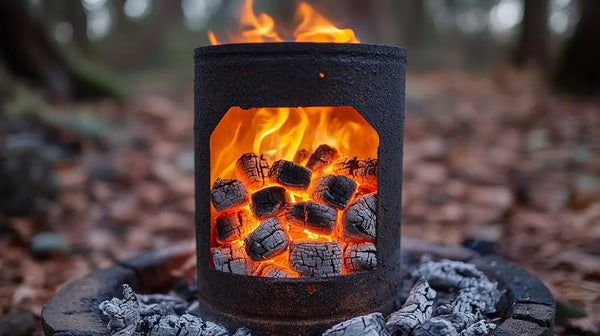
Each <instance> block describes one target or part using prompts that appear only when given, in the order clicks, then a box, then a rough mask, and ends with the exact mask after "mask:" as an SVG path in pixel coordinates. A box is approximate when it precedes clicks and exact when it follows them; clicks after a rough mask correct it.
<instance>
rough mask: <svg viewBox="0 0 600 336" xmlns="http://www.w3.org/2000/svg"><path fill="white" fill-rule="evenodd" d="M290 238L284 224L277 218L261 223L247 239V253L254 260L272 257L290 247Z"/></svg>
mask: <svg viewBox="0 0 600 336" xmlns="http://www.w3.org/2000/svg"><path fill="white" fill-rule="evenodd" d="M288 242H289V241H288V238H287V235H286V234H285V231H284V230H283V225H282V224H281V222H280V221H279V219H277V218H269V219H267V220H266V221H264V222H262V223H260V224H259V225H258V227H257V228H256V229H255V230H254V231H252V233H250V234H249V235H248V236H247V237H246V238H245V239H244V244H245V246H246V254H247V255H248V256H249V257H250V259H252V260H254V261H262V260H266V259H270V258H272V257H274V256H276V255H279V254H281V253H283V251H285V250H286V249H287V247H288Z"/></svg>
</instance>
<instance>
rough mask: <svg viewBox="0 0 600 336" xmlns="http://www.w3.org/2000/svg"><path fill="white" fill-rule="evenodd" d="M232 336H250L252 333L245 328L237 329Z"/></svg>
mask: <svg viewBox="0 0 600 336" xmlns="http://www.w3.org/2000/svg"><path fill="white" fill-rule="evenodd" d="M233 336H252V332H251V331H250V330H248V329H246V328H240V329H238V330H237V331H236V332H235V334H233Z"/></svg>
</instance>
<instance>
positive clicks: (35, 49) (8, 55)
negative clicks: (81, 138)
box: [0, 0, 120, 100]
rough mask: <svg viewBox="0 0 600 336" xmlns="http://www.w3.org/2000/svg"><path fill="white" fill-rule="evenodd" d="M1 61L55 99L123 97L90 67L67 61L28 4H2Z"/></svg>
mask: <svg viewBox="0 0 600 336" xmlns="http://www.w3.org/2000/svg"><path fill="white" fill-rule="evenodd" d="M0 58H1V61H2V62H3V63H4V65H5V66H6V69H8V71H9V72H11V73H12V74H14V75H15V76H16V77H18V78H22V79H25V80H26V81H28V82H29V83H30V84H32V85H34V86H37V87H41V88H44V89H45V91H46V92H47V93H48V95H49V96H50V97H51V98H54V99H59V100H68V99H85V98H92V97H99V96H107V95H109V96H120V93H119V91H120V90H119V89H117V88H116V87H115V86H114V85H112V84H111V83H109V82H108V81H106V78H103V76H101V75H99V74H97V73H94V71H93V70H92V69H91V68H92V67H91V66H90V65H86V66H85V67H84V66H82V65H80V64H78V65H75V64H74V63H73V62H71V61H69V60H67V59H66V58H65V57H64V55H63V54H61V53H60V52H59V50H58V48H57V47H56V45H55V44H54V41H53V40H52V39H51V38H50V37H49V36H48V34H47V32H46V31H45V30H44V29H43V27H42V26H41V25H40V23H39V22H38V21H36V20H34V18H33V17H32V16H31V14H30V12H29V11H28V9H27V7H26V6H25V2H24V1H20V0H2V1H0ZM104 77H105V76H104Z"/></svg>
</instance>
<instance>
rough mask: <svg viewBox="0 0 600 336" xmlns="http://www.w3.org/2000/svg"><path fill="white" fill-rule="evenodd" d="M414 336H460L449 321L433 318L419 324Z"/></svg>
mask: <svg viewBox="0 0 600 336" xmlns="http://www.w3.org/2000/svg"><path fill="white" fill-rule="evenodd" d="M412 335H414V336H440V335H444V336H458V332H457V331H456V329H455V328H454V326H452V323H450V322H449V321H447V320H444V319H442V318H438V317H433V318H431V319H429V320H427V321H424V322H423V323H421V324H419V325H418V326H417V327H416V328H415V330H414V332H413V334H412Z"/></svg>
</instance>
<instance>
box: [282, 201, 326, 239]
mask: <svg viewBox="0 0 600 336" xmlns="http://www.w3.org/2000/svg"><path fill="white" fill-rule="evenodd" d="M285 218H286V219H287V220H288V221H289V222H290V223H292V224H294V225H297V226H300V227H303V228H305V229H307V230H309V231H311V232H314V233H318V234H324V235H328V234H331V232H332V231H333V228H334V227H335V221H336V220H337V211H336V210H335V209H334V208H331V207H328V206H326V205H324V204H319V203H316V202H313V201H307V202H298V203H294V204H288V205H287V206H286V209H285Z"/></svg>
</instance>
